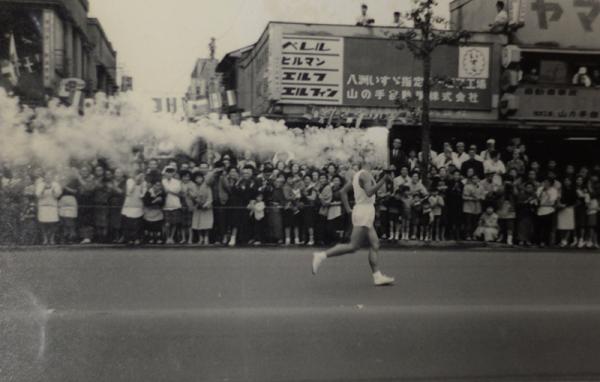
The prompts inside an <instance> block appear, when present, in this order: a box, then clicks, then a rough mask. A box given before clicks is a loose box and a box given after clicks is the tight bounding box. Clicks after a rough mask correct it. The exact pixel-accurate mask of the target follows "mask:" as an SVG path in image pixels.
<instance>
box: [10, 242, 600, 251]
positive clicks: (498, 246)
mask: <svg viewBox="0 0 600 382" xmlns="http://www.w3.org/2000/svg"><path fill="white" fill-rule="evenodd" d="M159 248H163V249H170V250H173V249H175V250H177V249H180V250H185V249H198V250H202V249H207V250H208V249H219V248H221V249H240V248H268V249H274V248H281V249H282V250H284V249H286V248H304V249H306V250H307V251H312V250H316V249H319V248H321V247H318V246H314V247H309V246H306V245H289V246H285V245H280V244H262V245H260V246H254V245H238V246H236V247H228V246H224V245H222V244H211V245H208V246H206V245H199V244H192V245H188V244H169V245H167V244H141V245H137V246H132V245H125V244H68V245H61V244H58V245H52V246H50V245H45V246H44V245H30V246H18V245H17V246H14V245H0V252H10V251H30V250H38V251H39V250H65V251H81V250H85V249H91V250H102V249H136V250H137V249H159ZM381 248H382V249H385V250H392V249H403V250H405V249H413V250H419V249H422V250H457V249H464V250H495V251H498V250H503V251H514V252H524V251H564V252H581V253H596V252H600V250H597V249H587V248H584V249H578V248H560V247H558V246H554V247H544V248H540V247H537V246H532V247H520V246H516V245H515V246H509V245H507V244H503V243H484V242H480V241H440V242H425V241H418V240H407V241H401V242H399V243H390V242H387V241H383V240H382V242H381Z"/></svg>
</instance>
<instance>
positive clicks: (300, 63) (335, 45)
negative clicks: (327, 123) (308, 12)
mask: <svg viewBox="0 0 600 382" xmlns="http://www.w3.org/2000/svg"><path fill="white" fill-rule="evenodd" d="M281 49H282V55H281V100H282V101H285V102H286V103H321V104H330V105H339V104H341V102H342V92H343V82H342V70H343V62H344V61H343V56H344V39H343V38H336V37H314V36H295V35H284V36H283V42H282V47H281Z"/></svg>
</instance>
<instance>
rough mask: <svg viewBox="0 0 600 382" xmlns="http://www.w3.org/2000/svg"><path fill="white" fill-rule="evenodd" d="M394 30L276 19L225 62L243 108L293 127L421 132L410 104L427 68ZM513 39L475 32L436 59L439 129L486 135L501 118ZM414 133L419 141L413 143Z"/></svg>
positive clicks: (434, 109) (439, 52)
mask: <svg viewBox="0 0 600 382" xmlns="http://www.w3.org/2000/svg"><path fill="white" fill-rule="evenodd" d="M402 31H403V30H402V29H400V28H390V27H377V26H375V27H362V26H348V25H322V24H295V23H279V22H273V23H270V24H269V25H268V26H267V28H266V30H265V31H264V33H263V34H262V36H261V37H260V39H259V40H258V42H257V43H256V44H255V45H254V46H252V47H251V49H247V50H245V51H243V52H242V54H240V55H237V56H239V57H235V56H231V55H227V56H225V59H224V60H223V61H222V62H221V64H220V65H219V71H221V72H222V73H223V77H224V78H225V79H233V80H231V81H225V84H226V87H234V88H235V89H236V91H237V99H238V107H239V109H240V110H241V111H245V112H247V113H250V114H251V115H252V116H254V117H258V116H268V117H272V118H281V119H285V120H286V121H287V122H288V125H292V126H305V125H330V124H331V125H334V126H340V125H341V126H352V127H354V126H361V127H365V126H372V125H384V126H385V125H388V126H393V130H392V132H393V133H392V135H394V134H396V133H398V134H405V135H406V134H408V135H414V136H415V137H416V136H418V126H417V123H416V122H415V120H414V118H413V117H414V113H411V112H410V108H411V107H414V106H418V104H419V103H420V100H421V99H422V97H423V92H422V84H423V78H422V65H421V63H420V62H419V61H418V60H416V59H415V58H414V57H413V55H412V53H411V52H410V51H409V50H408V49H399V45H400V44H399V42H398V40H397V39H393V38H392V36H393V35H394V34H398V33H399V32H402ZM505 44H506V37H505V36H502V35H497V34H492V33H474V34H473V36H472V37H471V38H470V39H469V41H468V42H467V43H465V44H462V45H460V46H458V45H456V46H443V47H440V48H439V49H438V50H437V51H436V52H435V53H434V56H433V76H435V77H436V78H439V79H440V81H438V82H436V83H435V84H434V85H433V88H432V91H431V95H430V99H431V106H432V113H431V117H432V121H433V123H434V128H436V129H438V130H439V131H440V132H441V133H444V134H445V133H450V132H457V131H458V130H459V129H469V131H471V132H472V131H480V130H482V129H481V128H482V127H488V128H491V127H497V125H498V124H499V123H500V121H499V119H498V114H499V109H498V107H499V99H500V88H499V83H500V72H499V70H498V68H499V67H500V63H501V58H502V57H501V56H502V48H503V46H504V45H505ZM416 139H417V138H415V140H416Z"/></svg>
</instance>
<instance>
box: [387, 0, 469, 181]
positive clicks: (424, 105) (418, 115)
mask: <svg viewBox="0 0 600 382" xmlns="http://www.w3.org/2000/svg"><path fill="white" fill-rule="evenodd" d="M413 1H414V3H415V4H414V7H413V9H412V10H411V11H410V12H408V13H407V14H406V16H405V17H406V18H407V19H408V20H410V21H412V23H413V28H412V29H409V30H407V31H402V32H400V33H398V34H396V35H394V38H396V39H398V40H400V41H401V44H400V45H399V48H400V49H403V48H405V47H407V48H408V49H409V50H410V51H411V52H412V54H413V56H414V57H415V58H416V59H418V60H420V61H421V62H422V63H423V67H422V69H423V72H422V73H423V89H422V90H423V98H422V100H421V101H420V104H419V105H413V106H411V107H409V112H410V113H411V114H413V115H414V117H415V119H417V120H420V123H421V156H422V158H421V174H422V178H423V182H424V183H425V184H429V162H430V156H431V154H430V152H431V122H430V117H429V114H430V99H429V96H430V93H431V88H432V86H436V85H440V84H441V85H442V86H443V85H444V84H445V83H447V82H448V81H449V80H448V79H443V78H439V77H436V78H432V74H431V58H432V55H433V52H434V51H435V50H436V49H437V48H438V47H439V46H442V45H458V44H459V43H460V42H461V40H466V39H468V37H469V33H468V32H465V31H462V30H460V31H452V30H448V29H442V27H443V26H445V25H447V20H445V19H444V18H443V17H440V16H436V15H435V14H434V10H435V8H436V7H437V5H438V2H437V0H413Z"/></svg>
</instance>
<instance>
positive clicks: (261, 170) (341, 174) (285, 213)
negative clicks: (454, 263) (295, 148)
mask: <svg viewBox="0 0 600 382" xmlns="http://www.w3.org/2000/svg"><path fill="white" fill-rule="evenodd" d="M390 158H391V159H390V163H391V169H392V170H393V171H394V172H395V177H394V178H393V181H390V182H389V183H388V184H386V185H385V186H384V187H382V188H381V189H380V190H379V192H378V194H377V207H376V209H377V218H376V223H375V224H376V228H377V230H378V232H379V234H380V235H381V237H382V238H383V239H384V240H388V241H391V242H399V241H407V240H421V241H445V240H481V241H486V242H503V243H506V244H508V245H522V246H531V245H539V246H553V245H559V246H561V247H566V246H571V247H578V248H584V247H585V248H598V241H597V227H598V224H597V223H598V222H597V220H598V219H597V216H598V210H599V209H600V207H599V198H600V183H599V179H600V178H599V176H600V166H593V167H585V166H584V167H581V168H576V167H575V166H573V165H570V164H565V165H564V166H559V165H558V163H557V162H556V161H552V160H551V161H548V162H547V163H540V162H537V161H535V160H533V159H531V158H529V156H528V153H527V149H526V146H525V144H523V142H521V140H520V139H518V138H516V139H513V140H512V141H511V142H510V144H509V145H508V146H507V147H506V148H505V149H504V150H498V149H497V148H496V143H495V141H494V140H492V139H490V140H489V141H487V144H486V147H485V149H484V150H482V151H479V150H478V149H477V147H476V146H475V145H470V146H468V147H467V145H466V144H465V143H463V142H458V143H457V144H456V145H455V146H454V147H453V146H452V145H451V144H449V143H444V145H443V151H442V152H441V153H436V152H433V151H432V152H431V164H432V165H431V166H430V172H429V176H428V179H429V182H425V183H427V184H425V183H424V182H422V180H421V174H420V158H421V155H420V153H417V152H416V151H415V150H410V151H408V152H407V151H405V149H404V147H403V145H402V141H401V140H400V139H395V140H394V141H393V144H392V148H391V150H390ZM210 162H211V163H207V162H198V163H196V162H193V161H190V160H188V159H185V160H184V159H179V160H157V159H149V160H143V159H140V160H138V161H137V162H135V166H133V167H132V168H133V170H129V172H130V173H128V174H127V173H125V172H124V171H123V170H122V169H120V168H111V167H110V166H108V165H107V164H106V163H105V162H104V161H102V160H96V161H94V162H93V163H85V164H79V165H78V166H76V167H70V168H63V169H61V170H58V171H57V170H46V171H44V170H43V169H42V167H16V168H10V167H8V166H6V165H5V166H1V167H0V179H1V181H0V244H2V245H35V244H44V245H54V244H71V243H80V244H89V243H126V244H130V245H139V244H163V243H165V244H180V245H185V244H200V245H229V246H236V245H248V244H254V245H261V244H265V243H273V244H280V245H309V246H312V245H330V244H333V243H336V242H339V241H343V240H345V239H347V237H348V235H349V232H350V228H351V227H350V221H349V217H348V216H347V215H346V214H345V212H344V209H343V208H342V204H341V197H340V195H339V190H340V189H341V188H342V187H343V185H344V184H345V183H346V182H348V181H351V178H352V176H353V174H354V173H355V172H356V171H357V170H358V166H356V165H351V164H339V165H338V164H334V163H330V164H328V165H326V166H324V167H322V168H315V167H311V166H308V165H306V164H303V163H297V162H295V161H293V160H288V161H276V160H270V161H266V162H257V161H256V159H255V158H253V157H252V155H250V154H248V153H246V154H244V155H242V158H239V159H238V158H236V157H235V155H234V153H233V152H231V151H228V152H226V153H222V155H220V157H219V158H217V159H215V160H211V161H210ZM376 175H377V174H376Z"/></svg>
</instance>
